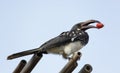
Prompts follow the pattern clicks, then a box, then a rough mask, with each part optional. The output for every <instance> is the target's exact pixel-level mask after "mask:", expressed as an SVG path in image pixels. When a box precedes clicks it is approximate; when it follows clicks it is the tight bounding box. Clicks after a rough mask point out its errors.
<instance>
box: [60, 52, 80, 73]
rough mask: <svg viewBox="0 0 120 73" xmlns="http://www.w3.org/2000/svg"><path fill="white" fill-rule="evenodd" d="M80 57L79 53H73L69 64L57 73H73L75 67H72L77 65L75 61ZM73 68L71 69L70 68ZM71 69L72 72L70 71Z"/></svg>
mask: <svg viewBox="0 0 120 73" xmlns="http://www.w3.org/2000/svg"><path fill="white" fill-rule="evenodd" d="M80 57H81V53H80V52H78V53H75V55H74V56H73V57H72V59H70V60H69V62H68V63H67V64H66V65H65V66H64V67H63V69H62V70H61V71H60V72H59V73H70V71H73V70H74V69H75V68H76V67H77V66H73V65H75V64H76V63H77V60H79V59H80ZM72 66H73V67H72ZM71 69H73V70H71Z"/></svg>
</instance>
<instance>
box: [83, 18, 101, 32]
mask: <svg viewBox="0 0 120 73" xmlns="http://www.w3.org/2000/svg"><path fill="white" fill-rule="evenodd" d="M91 23H100V21H98V20H88V21H85V22H83V23H82V24H81V29H82V30H86V29H89V28H97V27H96V26H94V25H89V24H91Z"/></svg>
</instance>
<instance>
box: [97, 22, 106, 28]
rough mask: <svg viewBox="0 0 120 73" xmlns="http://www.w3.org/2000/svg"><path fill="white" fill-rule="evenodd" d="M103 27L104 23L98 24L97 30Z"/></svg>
mask: <svg viewBox="0 0 120 73" xmlns="http://www.w3.org/2000/svg"><path fill="white" fill-rule="evenodd" d="M103 26H104V25H103V24H102V23H97V24H96V27H97V28H102V27H103Z"/></svg>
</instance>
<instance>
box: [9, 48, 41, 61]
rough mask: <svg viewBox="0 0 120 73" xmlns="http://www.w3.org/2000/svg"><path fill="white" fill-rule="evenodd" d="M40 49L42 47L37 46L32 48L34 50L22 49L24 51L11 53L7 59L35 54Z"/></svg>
mask: <svg viewBox="0 0 120 73" xmlns="http://www.w3.org/2000/svg"><path fill="white" fill-rule="evenodd" d="M38 50H40V48H35V49H32V50H27V51H22V52H19V53H15V54H12V55H9V56H8V57H7V60H11V59H14V58H18V57H22V56H26V55H30V54H33V53H37V52H38Z"/></svg>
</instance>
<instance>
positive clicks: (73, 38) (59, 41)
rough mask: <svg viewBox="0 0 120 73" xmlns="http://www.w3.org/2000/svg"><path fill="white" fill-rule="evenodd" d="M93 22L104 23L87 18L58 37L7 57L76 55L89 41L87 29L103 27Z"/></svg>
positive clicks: (64, 56) (66, 56)
mask: <svg viewBox="0 0 120 73" xmlns="http://www.w3.org/2000/svg"><path fill="white" fill-rule="evenodd" d="M91 23H98V24H101V25H102V26H103V24H102V23H101V22H100V21H98V20H87V21H85V22H80V23H77V24H75V25H74V26H73V27H72V29H71V30H70V31H66V32H62V33H61V34H60V35H58V36H57V37H55V38H53V39H51V40H49V41H47V42H45V43H44V44H42V45H41V46H40V47H39V48H35V49H32V50H27V51H23V52H19V53H15V54H12V55H10V56H8V57H7V59H8V60H10V59H14V58H18V57H22V56H26V55H30V54H36V53H43V54H49V53H52V54H60V55H62V56H63V58H65V59H67V58H69V56H70V55H71V54H73V55H74V53H75V52H77V51H79V50H80V49H81V48H82V47H84V46H85V45H86V44H87V43H88V41H89V35H88V34H87V32H86V30H87V29H90V28H97V29H99V28H101V27H97V26H94V25H90V24H91Z"/></svg>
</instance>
